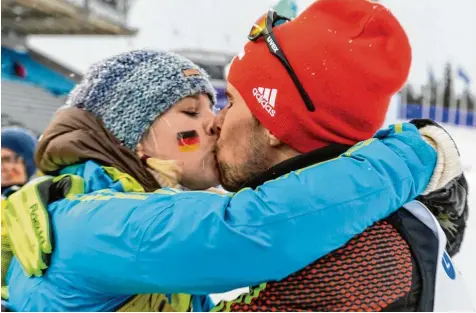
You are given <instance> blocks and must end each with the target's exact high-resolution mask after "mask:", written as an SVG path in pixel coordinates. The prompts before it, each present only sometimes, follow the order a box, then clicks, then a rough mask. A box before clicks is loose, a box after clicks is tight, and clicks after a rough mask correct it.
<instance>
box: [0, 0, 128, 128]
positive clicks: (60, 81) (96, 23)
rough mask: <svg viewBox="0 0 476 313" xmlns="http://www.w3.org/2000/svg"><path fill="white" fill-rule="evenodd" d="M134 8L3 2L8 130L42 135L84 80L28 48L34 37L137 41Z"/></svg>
mask: <svg viewBox="0 0 476 313" xmlns="http://www.w3.org/2000/svg"><path fill="white" fill-rule="evenodd" d="M131 2H132V1H128V0H2V2H1V6H2V94H1V99H2V127H4V126H9V125H18V126H23V127H27V128H29V129H30V130H32V131H33V132H35V133H36V134H38V135H39V134H40V133H41V132H42V131H43V130H44V128H45V127H46V126H47V124H48V123H49V121H50V119H51V116H52V115H53V113H54V112H55V111H56V110H57V109H58V108H59V107H60V106H62V105H63V104H64V100H65V96H66V94H67V93H68V92H69V91H70V90H71V89H72V88H73V87H74V85H75V83H76V82H78V81H79V80H80V79H81V73H77V72H75V71H73V70H71V69H69V68H67V67H65V66H63V65H61V64H59V63H57V62H56V61H55V60H53V59H51V58H49V57H48V56H46V55H43V54H41V53H39V52H38V51H35V50H33V49H31V48H30V47H28V46H27V41H26V39H27V37H28V36H34V35H57V36H74V35H111V36H127V35H129V36H131V35H134V34H135V33H136V30H135V29H132V28H130V27H128V26H127V23H126V20H127V14H128V11H129V8H130V5H131ZM32 112H34V114H32Z"/></svg>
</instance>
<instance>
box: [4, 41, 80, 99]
mask: <svg viewBox="0 0 476 313" xmlns="http://www.w3.org/2000/svg"><path fill="white" fill-rule="evenodd" d="M2 79H7V80H15V81H21V82H24V83H29V84H33V85H36V86H38V87H41V88H43V89H46V90H48V91H49V92H51V93H52V94H54V95H57V96H61V95H65V94H67V93H69V92H70V91H71V89H73V87H74V86H75V84H76V83H75V82H74V81H73V80H71V79H70V78H69V77H65V76H63V75H61V74H59V73H56V72H55V71H53V70H51V69H49V68H48V67H46V66H44V65H42V64H40V63H39V62H37V61H35V60H33V59H32V58H31V57H30V55H29V54H28V53H23V52H18V51H15V50H12V49H9V48H6V47H2Z"/></svg>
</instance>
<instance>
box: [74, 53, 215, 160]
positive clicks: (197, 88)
mask: <svg viewBox="0 0 476 313" xmlns="http://www.w3.org/2000/svg"><path fill="white" fill-rule="evenodd" d="M199 93H206V94H208V96H209V97H210V99H211V101H212V102H213V104H215V103H216V92H215V89H214V88H213V86H212V84H211V82H210V80H209V76H208V74H207V73H206V72H205V71H204V70H203V69H201V68H200V67H198V66H197V65H195V64H194V63H192V62H191V61H190V60H188V59H186V58H185V57H182V56H180V55H178V54H176V53H173V52H161V51H146V50H136V51H131V52H126V53H122V54H119V55H116V56H113V57H110V58H108V59H105V60H103V61H101V62H99V63H96V64H95V65H93V66H92V67H91V68H90V69H89V70H88V72H87V73H86V75H85V76H84V78H83V80H82V81H81V82H80V83H79V84H78V85H77V86H76V87H75V88H74V90H73V91H72V92H71V94H70V95H69V98H68V100H67V102H66V104H67V106H73V107H78V108H83V109H84V110H86V111H88V112H90V113H92V114H93V115H95V116H96V117H97V118H99V119H100V120H101V121H102V122H103V123H104V125H105V127H106V128H107V129H108V130H109V131H110V132H111V133H112V134H113V135H114V136H115V137H116V138H117V139H119V140H120V141H121V142H122V143H123V144H124V146H125V147H127V148H129V149H130V150H132V151H135V149H136V146H137V144H138V143H139V142H140V140H141V139H142V137H143V135H144V133H145V132H146V131H147V130H148V129H149V127H150V126H151V125H152V123H153V122H154V120H155V119H156V118H157V117H158V116H160V115H161V114H163V113H164V112H165V111H167V110H168V109H169V108H170V107H172V106H173V105H174V104H175V103H177V102H178V101H180V100H182V99H183V98H185V97H188V96H193V95H196V94H199Z"/></svg>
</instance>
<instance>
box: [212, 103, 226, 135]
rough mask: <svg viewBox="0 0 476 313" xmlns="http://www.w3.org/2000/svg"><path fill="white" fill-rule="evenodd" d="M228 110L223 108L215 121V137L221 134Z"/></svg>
mask: <svg viewBox="0 0 476 313" xmlns="http://www.w3.org/2000/svg"><path fill="white" fill-rule="evenodd" d="M226 111H227V108H223V109H222V110H221V111H220V112H219V113H218V114H217V115H216V116H215V118H214V119H213V126H212V128H213V131H214V133H215V135H217V136H219V135H220V132H221V127H222V125H223V121H224V119H225V115H226Z"/></svg>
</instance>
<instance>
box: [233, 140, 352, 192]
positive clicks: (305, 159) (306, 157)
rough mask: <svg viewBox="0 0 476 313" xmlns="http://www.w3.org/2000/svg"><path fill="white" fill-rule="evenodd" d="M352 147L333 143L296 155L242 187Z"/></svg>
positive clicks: (325, 159)
mask: <svg viewBox="0 0 476 313" xmlns="http://www.w3.org/2000/svg"><path fill="white" fill-rule="evenodd" d="M350 147H351V146H347V145H342V144H331V145H329V146H326V147H324V148H320V149H317V150H313V151H311V152H309V153H305V154H301V155H298V156H295V157H293V158H291V159H288V160H285V161H283V162H281V163H278V164H276V165H274V166H273V167H271V168H270V169H268V170H267V171H266V172H264V173H261V174H260V175H258V176H256V177H254V178H252V179H251V180H249V181H248V182H247V183H245V184H244V185H243V186H242V187H241V188H245V187H249V188H253V189H255V188H257V187H258V186H260V185H262V184H264V183H265V182H267V181H269V180H273V179H276V178H278V177H280V176H282V175H285V174H287V173H289V172H292V171H295V170H298V169H301V168H304V167H307V166H311V165H314V164H317V163H321V162H324V161H328V160H330V159H333V158H336V157H338V156H339V155H340V154H342V153H344V152H345V151H347V150H348V149H349V148H350ZM241 188H240V189H241Z"/></svg>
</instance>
